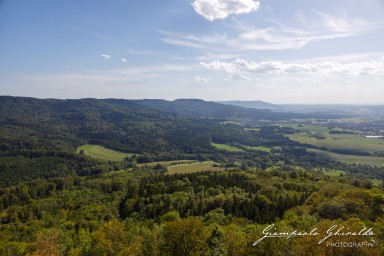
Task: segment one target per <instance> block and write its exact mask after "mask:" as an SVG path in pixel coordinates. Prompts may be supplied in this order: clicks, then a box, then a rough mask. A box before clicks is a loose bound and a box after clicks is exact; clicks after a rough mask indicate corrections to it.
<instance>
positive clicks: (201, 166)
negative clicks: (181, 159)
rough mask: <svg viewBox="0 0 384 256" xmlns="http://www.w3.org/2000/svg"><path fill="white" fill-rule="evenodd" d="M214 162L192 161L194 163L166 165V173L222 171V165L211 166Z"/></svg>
mask: <svg viewBox="0 0 384 256" xmlns="http://www.w3.org/2000/svg"><path fill="white" fill-rule="evenodd" d="M214 164H218V163H215V162H213V161H204V162H194V163H183V164H176V165H170V166H168V167H167V168H168V172H167V174H176V173H193V172H202V171H222V170H224V168H223V167H213V165H214Z"/></svg>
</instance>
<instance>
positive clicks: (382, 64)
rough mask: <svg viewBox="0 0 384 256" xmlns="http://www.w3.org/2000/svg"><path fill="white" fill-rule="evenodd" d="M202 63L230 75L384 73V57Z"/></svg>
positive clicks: (201, 63) (237, 60) (239, 60)
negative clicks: (311, 60) (342, 60)
mask: <svg viewBox="0 0 384 256" xmlns="http://www.w3.org/2000/svg"><path fill="white" fill-rule="evenodd" d="M200 65H202V66H203V67H205V68H207V69H211V70H223V71H225V72H226V73H228V74H229V75H234V74H238V75H242V76H244V77H246V76H245V74H252V73H253V74H293V73H307V74H311V73H312V74H326V75H350V76H363V75H373V76H375V75H377V76H380V75H384V59H383V58H377V59H373V60H364V61H354V62H353V61H352V62H339V61H322V62H282V61H262V62H255V61H247V60H244V59H240V58H238V59H236V60H234V61H232V62H223V61H211V62H200Z"/></svg>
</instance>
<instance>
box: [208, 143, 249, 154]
mask: <svg viewBox="0 0 384 256" xmlns="http://www.w3.org/2000/svg"><path fill="white" fill-rule="evenodd" d="M211 145H212V146H214V147H215V148H217V149H220V150H225V151H230V152H242V151H243V150H242V149H241V148H237V147H234V146H230V145H227V144H218V143H211Z"/></svg>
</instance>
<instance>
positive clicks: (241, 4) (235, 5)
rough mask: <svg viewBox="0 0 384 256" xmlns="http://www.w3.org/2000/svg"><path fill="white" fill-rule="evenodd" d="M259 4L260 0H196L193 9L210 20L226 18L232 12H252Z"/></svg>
mask: <svg viewBox="0 0 384 256" xmlns="http://www.w3.org/2000/svg"><path fill="white" fill-rule="evenodd" d="M259 5H260V3H259V1H254V0H196V1H195V2H193V3H192V6H193V9H194V10H195V11H196V12H197V13H198V14H199V15H201V16H203V17H204V18H205V19H207V20H209V21H213V20H216V19H225V18H227V17H228V16H229V15H231V14H243V13H250V12H252V11H256V10H257V9H258V8H259Z"/></svg>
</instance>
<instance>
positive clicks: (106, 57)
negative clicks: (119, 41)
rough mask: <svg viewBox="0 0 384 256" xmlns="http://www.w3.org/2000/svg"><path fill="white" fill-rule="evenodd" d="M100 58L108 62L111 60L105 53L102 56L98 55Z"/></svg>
mask: <svg viewBox="0 0 384 256" xmlns="http://www.w3.org/2000/svg"><path fill="white" fill-rule="evenodd" d="M100 56H101V57H102V58H103V59H104V60H109V59H110V58H111V56H110V55H108V54H105V53H103V54H100Z"/></svg>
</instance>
